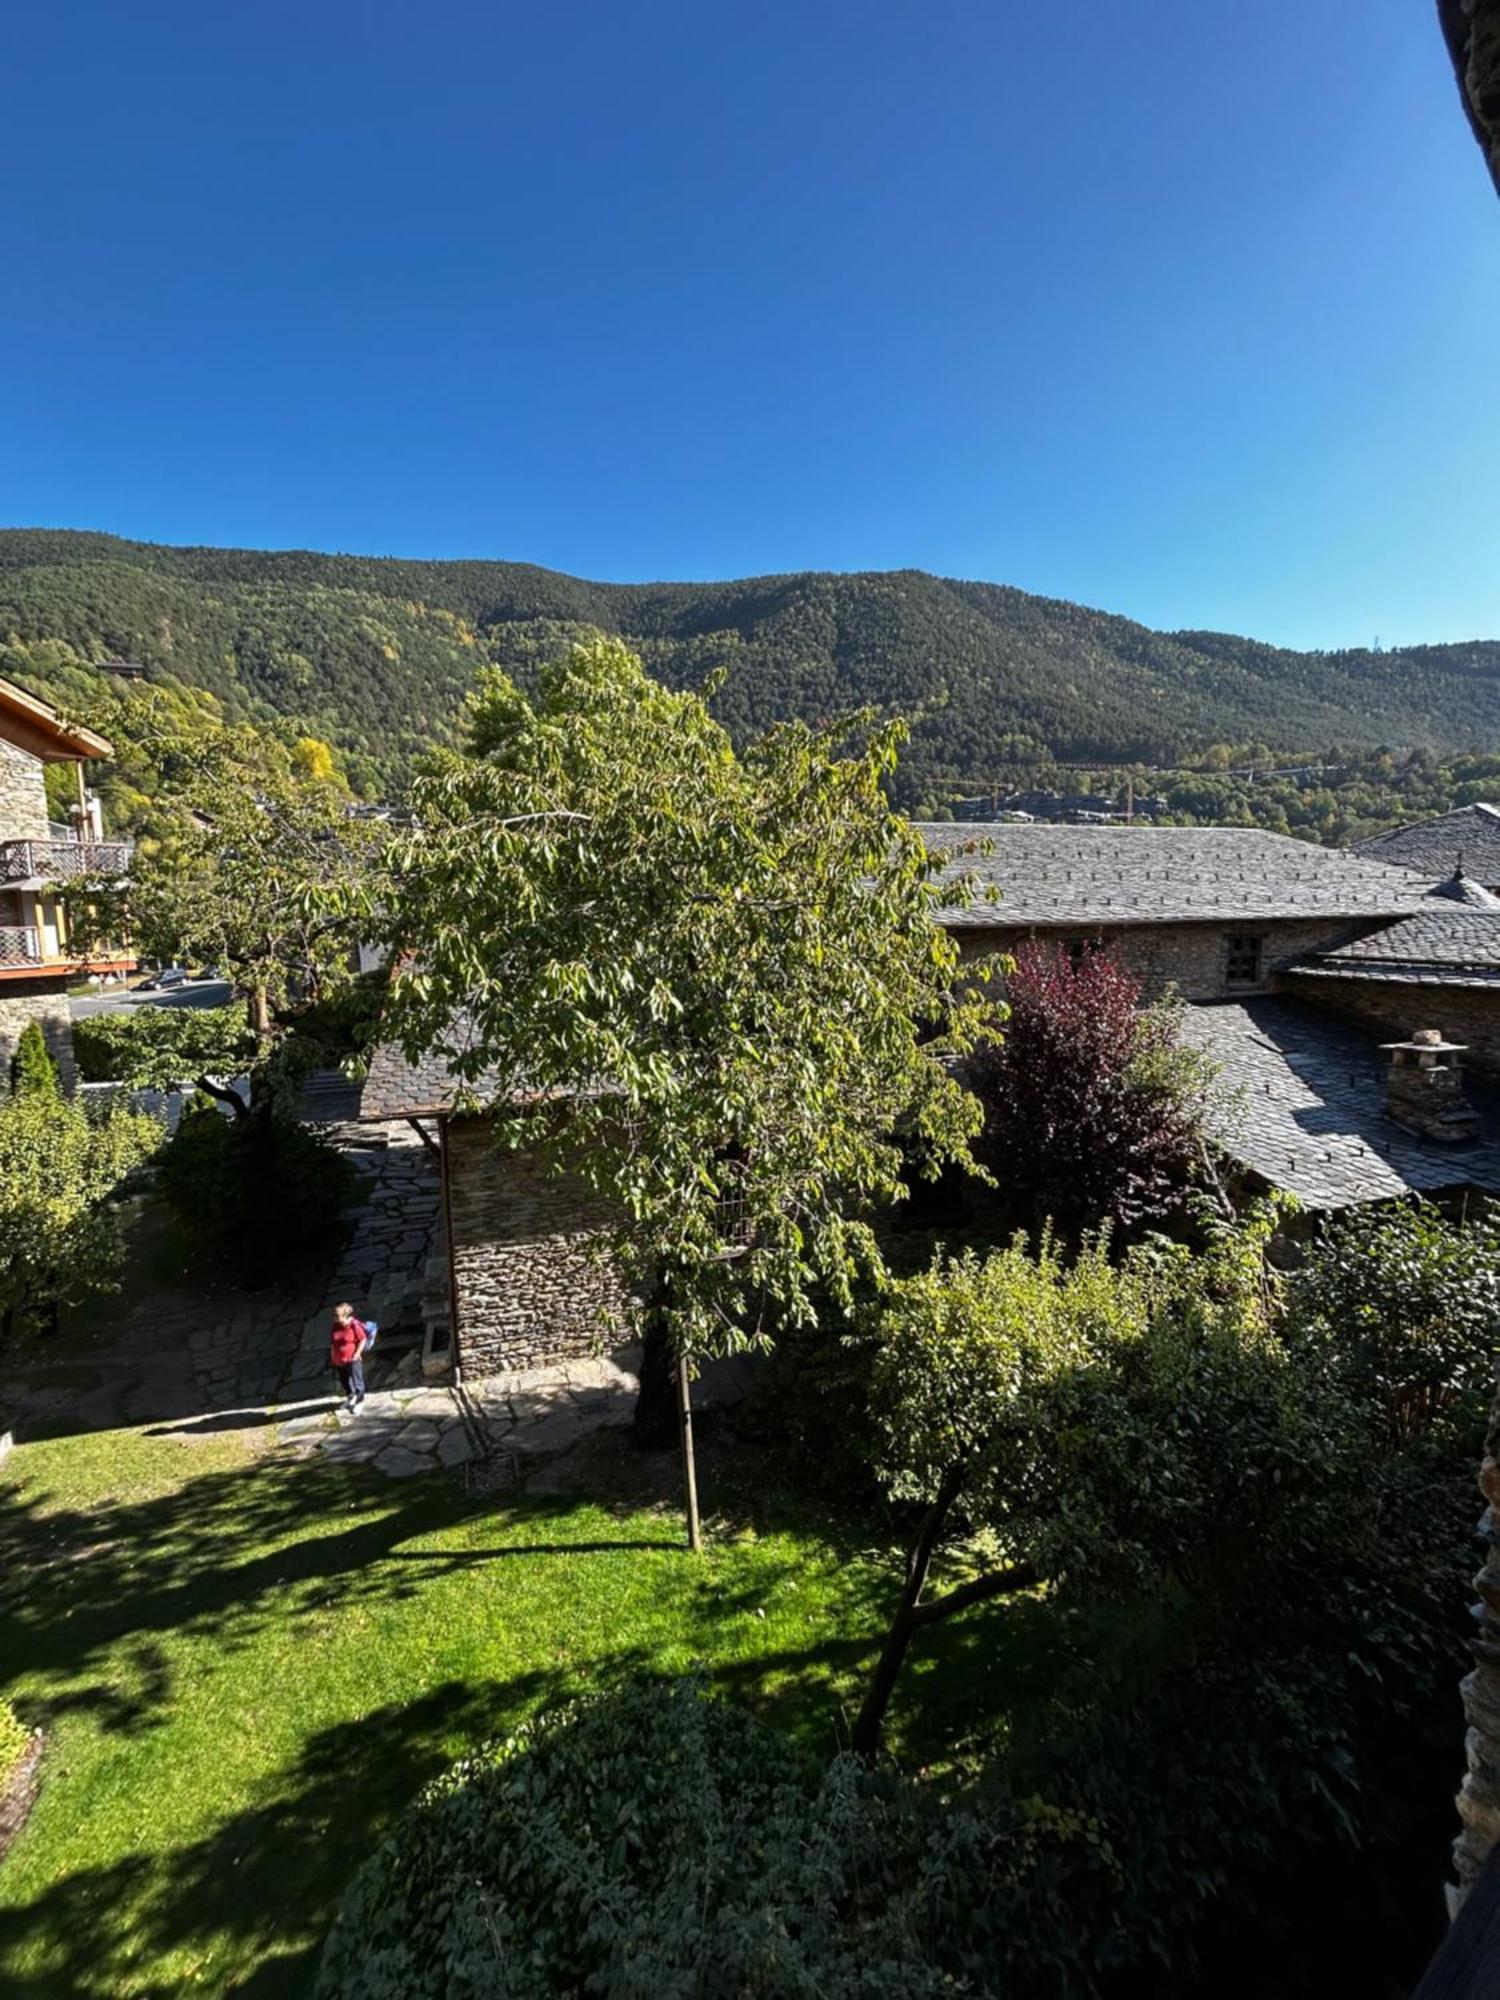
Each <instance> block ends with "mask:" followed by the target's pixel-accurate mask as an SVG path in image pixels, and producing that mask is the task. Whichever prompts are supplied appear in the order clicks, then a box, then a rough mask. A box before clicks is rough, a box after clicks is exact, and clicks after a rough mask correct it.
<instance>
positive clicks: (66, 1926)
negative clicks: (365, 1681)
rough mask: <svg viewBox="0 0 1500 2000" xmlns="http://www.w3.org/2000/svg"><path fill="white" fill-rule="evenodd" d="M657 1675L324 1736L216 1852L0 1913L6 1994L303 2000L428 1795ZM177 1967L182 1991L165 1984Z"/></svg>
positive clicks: (629, 1669)
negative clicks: (390, 1836)
mask: <svg viewBox="0 0 1500 2000" xmlns="http://www.w3.org/2000/svg"><path fill="white" fill-rule="evenodd" d="M865 1643H866V1642H861V1641H860V1640H858V1639H848V1638H845V1639H840V1638H838V1637H837V1636H836V1635H833V1634H830V1635H826V1637H824V1638H823V1639H821V1640H819V1641H817V1642H815V1643H813V1644H812V1645H809V1646H808V1647H806V1648H796V1647H792V1648H785V1649H782V1650H781V1651H779V1652H776V1653H773V1654H766V1655H763V1656H760V1657H759V1658H757V1659H756V1660H753V1661H751V1660H741V1661H738V1662H735V1663H732V1664H731V1665H730V1666H729V1667H727V1668H723V1669H716V1670H715V1671H714V1673H713V1675H712V1680H713V1684H714V1685H715V1686H716V1687H717V1688H718V1689H719V1690H720V1691H721V1692H726V1693H732V1694H737V1695H741V1696H746V1695H750V1694H752V1693H753V1692H754V1691H755V1690H756V1689H757V1688H760V1687H762V1686H763V1683H764V1682H765V1681H766V1679H767V1678H769V1677H775V1676H777V1675H781V1676H786V1677H790V1678H791V1679H792V1680H794V1681H800V1682H802V1683H804V1684H805V1683H806V1681H807V1679H808V1677H809V1676H810V1675H813V1674H816V1675H817V1676H818V1677H819V1678H820V1679H821V1678H822V1677H824V1676H826V1674H827V1672H828V1669H829V1667H830V1665H832V1664H833V1663H834V1662H835V1660H847V1659H849V1658H852V1657H853V1656H854V1655H856V1654H858V1653H859V1652H860V1651H861V1650H862V1647H863V1645H864V1644H865ZM655 1668H656V1663H655V1662H654V1661H653V1660H652V1659H651V1658H650V1657H648V1656H647V1655H646V1654H645V1653H644V1652H643V1651H642V1650H640V1649H639V1648H621V1649H617V1650H615V1651H612V1652H609V1653H607V1654H605V1655H603V1656H601V1657H600V1658H598V1659H596V1660H594V1661H592V1662H591V1663H590V1664H589V1667H588V1669H587V1670H586V1671H585V1672H584V1673H582V1674H581V1673H580V1669H579V1667H578V1666H577V1665H576V1664H569V1665H566V1666H562V1665H560V1666H555V1667H549V1668H540V1669H536V1670H532V1671H530V1672H527V1673H524V1674H521V1675H518V1676H516V1677H514V1678H512V1679H509V1680H507V1681H504V1682H478V1681H448V1682H446V1683H444V1684H443V1685H441V1686H438V1687H435V1688H432V1689H430V1690H429V1691H428V1692H427V1693H425V1694H424V1695H422V1696H421V1697H420V1698H419V1699H417V1700H415V1701H412V1702H410V1703H406V1704H400V1703H392V1704H388V1705H387V1706H385V1707H382V1708H380V1709H377V1710H375V1711H374V1712H373V1713H372V1714H369V1715H366V1716H363V1717H360V1718H359V1719H357V1720H351V1721H348V1722H341V1723H338V1724H335V1725H333V1726H331V1727H329V1728H327V1729H324V1730H321V1731H319V1732H318V1733H317V1734H316V1735H314V1736H312V1737H311V1738H310V1739H309V1740H308V1742H307V1743H306V1744H305V1746H304V1747H303V1749H302V1750H301V1752H300V1753H299V1755H298V1756H297V1758H296V1759H295V1760H294V1761H293V1762H292V1763H291V1764H289V1765H288V1766H286V1767H284V1768H283V1769H282V1770H280V1771H278V1772H276V1773H275V1774H273V1775H272V1776H271V1777H270V1778H268V1779H266V1780H264V1781H263V1782H262V1783H260V1784H259V1785H257V1786H256V1788H255V1791H256V1794H257V1796H256V1797H255V1798H254V1799H253V1800H252V1802H251V1803H249V1804H247V1806H246V1807H245V1809H244V1810H242V1811H239V1812H236V1813H234V1814H233V1815H231V1816H229V1817H227V1818H225V1819H224V1820H223V1822H222V1823H221V1824H220V1825H219V1826H218V1827H217V1828H216V1829H215V1830H214V1831H213V1832H212V1833H211V1834H208V1835H206V1836H205V1837H204V1838H202V1839H200V1840H196V1841H193V1842H190V1843H188V1844H186V1845H183V1846H179V1847H175V1848H171V1849H168V1850H166V1851H164V1852H160V1853H148V1854H139V1855H132V1856H130V1857H128V1858H126V1859H123V1860H120V1861H118V1862H114V1863H111V1864H108V1865H105V1866H99V1867H92V1868H80V1869H76V1870H74V1871H73V1872H71V1873H69V1874H66V1875H62V1876H59V1877H58V1878H57V1879H56V1880H54V1881H53V1882H52V1883H50V1884H49V1885H48V1886H47V1888H45V1889H44V1890H43V1891H42V1893H41V1894H40V1895H39V1896H37V1897H36V1898H35V1899H34V1900H33V1901H32V1902H30V1903H29V1904H27V1905H25V1906H24V1907H22V1908H18V1909H13V1910H6V1911H0V1985H3V1990H4V1992H5V1993H6V1995H7V1996H8V2000H57V1996H59V1995H64V1994H66V1995H70V1996H77V2000H121V1996H122V1995H130V1996H132V2000H158V1996H160V2000H166V1996H167V1995H169V1994H175V1993H178V1992H180V1991H181V1990H182V1989H183V1985H184V1984H185V1976H184V1973H183V1971H182V1970H181V1969H180V1968H181V1967H182V1966H183V1965H184V1963H186V1964H188V1965H193V1966H195V1967H203V1973H202V1977H203V1983H204V1985H205V1986H207V1987H208V1988H210V1989H211V1990H212V1989H216V1988H217V1989H221V1990H228V1991H232V1992H233V1993H234V1994H235V1995H236V1996H238V2000H292V1996H297V1995H302V1994H306V1993H308V1992H309V1991H310V1990H311V1984H312V1980H313V1977H314V1974H315V1969H316V1963H317V1955H318V1952H319V1950H320V1949H321V1944H322V1940H323V1937H324V1936H325V1935H326V1932H327V1929H328V1926H329V1924H330V1923H331V1921H332V1918H333V1914H334V1911H335V1909H336V1907H337V1904H338V1900H339V1897H340V1895H341V1893H342V1890H343V1888H344V1886H345V1884H346V1882H347V1880H348V1878H349V1876H350V1875H351V1874H352V1873H353V1872H354V1870H355V1868H357V1867H358V1866H359V1864H360V1863H361V1862H362V1861H363V1859H364V1858H365V1856H366V1855H367V1854H368V1853H369V1852H370V1851H371V1849H372V1848H373V1847H374V1846H375V1845H376V1844H377V1843H378V1842H379V1840H380V1839H381V1838H382V1836H383V1835H384V1834H385V1833H386V1832H387V1831H388V1830H389V1828H390V1827H391V1825H392V1824H393V1822H394V1821H395V1819H396V1817H397V1815H398V1814H399V1813H400V1812H401V1811H402V1810H403V1808H405V1807H406V1806H408V1805H409V1804H410V1803H411V1802H412V1800H413V1799H414V1798H415V1797H416V1796H417V1795H418V1793H419V1792H420V1791H421V1789H422V1788H423V1787H424V1786H425V1785H426V1784H427V1783H428V1782H430V1781H431V1780H432V1779H433V1778H434V1777H436V1776H437V1775H438V1774H439V1773H440V1772H442V1771H444V1770H445V1769H447V1768H448V1766H449V1765H450V1764H451V1762H452V1761H453V1760H454V1758H455V1757H456V1756H457V1755H460V1754H462V1752H463V1750H464V1749H465V1748H467V1747H470V1746H472V1745H473V1744H476V1743H480V1742H484V1741H486V1740H492V1739H493V1738H495V1737H496V1736H499V1735H503V1734H505V1733H507V1732H509V1731H511V1730H512V1729H514V1728H515V1727H516V1726H518V1725H519V1723H520V1722H522V1721H523V1720H524V1719H525V1718H527V1717H528V1716H531V1715H534V1714H536V1713H539V1712H542V1711H546V1710H548V1709H552V1708H556V1707H558V1706H559V1705H561V1704H563V1703H565V1702H568V1701H571V1700H574V1699H576V1698H577V1696H578V1694H579V1693H580V1682H581V1681H582V1684H583V1687H584V1688H586V1690H587V1691H589V1692H603V1691H607V1690H610V1689H615V1688H619V1687H623V1686H627V1685H629V1684H632V1683H637V1682H639V1681H640V1680H642V1679H644V1678H650V1677H653V1675H654V1673H655ZM785 1700H786V1695H785V1693H784V1692H783V1694H782V1695H781V1696H780V1697H779V1698H777V1697H773V1698H772V1699H771V1701H770V1703H769V1706H770V1708H771V1709H772V1710H773V1711H774V1710H775V1709H777V1708H778V1707H779V1706H780V1705H781V1703H782V1702H784V1701H785ZM757 1705H758V1706H761V1707H762V1709H763V1710H764V1708H765V1707H766V1706H767V1704H765V1703H760V1704H757ZM778 1719H779V1718H778ZM233 1726H234V1718H233V1717H226V1728H232V1727H233ZM824 1747H825V1748H832V1747H833V1746H832V1744H831V1743H828V1744H826V1745H825V1746H824ZM174 1956H175V1957H176V1958H177V1967H176V1968H174V1969H173V1971H172V1972H171V1973H170V1975H168V1974H166V1973H164V1972H160V1971H158V1970H157V1968H160V1967H162V1966H164V1964H165V1963H166V1962H167V1961H169V1960H170V1959H172V1958H173V1957H174Z"/></svg>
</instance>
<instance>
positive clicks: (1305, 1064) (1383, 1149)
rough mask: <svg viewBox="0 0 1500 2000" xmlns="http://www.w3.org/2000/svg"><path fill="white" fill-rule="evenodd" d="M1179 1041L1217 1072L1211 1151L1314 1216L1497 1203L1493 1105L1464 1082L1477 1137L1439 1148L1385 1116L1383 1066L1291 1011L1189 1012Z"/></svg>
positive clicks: (1223, 1008)
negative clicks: (1449, 1201)
mask: <svg viewBox="0 0 1500 2000" xmlns="http://www.w3.org/2000/svg"><path fill="white" fill-rule="evenodd" d="M1182 1032H1183V1035H1184V1037H1185V1038H1186V1039H1188V1040H1189V1041H1191V1042H1192V1043H1193V1044H1194V1045H1195V1046H1197V1047H1198V1048H1200V1049H1203V1050H1204V1051H1205V1052H1206V1053H1207V1054H1208V1055H1210V1056H1211V1057H1213V1059H1214V1060H1215V1061H1216V1062H1217V1063H1218V1064H1219V1065H1220V1067H1221V1070H1222V1072H1223V1078H1224V1083H1225V1086H1226V1089H1225V1091H1224V1093H1223V1096H1222V1101H1220V1102H1218V1103H1216V1104H1215V1106H1214V1107H1213V1109H1212V1111H1211V1113H1210V1130H1211V1135H1212V1137H1213V1139H1214V1141H1215V1143H1216V1144H1217V1145H1218V1146H1219V1147H1220V1148H1221V1150H1222V1151H1223V1152H1225V1153H1226V1154H1227V1155H1228V1156H1229V1157H1230V1158H1231V1159H1232V1160H1235V1161H1237V1162H1238V1163H1239V1165H1240V1166H1242V1167H1245V1168H1248V1169H1249V1170H1250V1171H1251V1172H1252V1173H1254V1174H1256V1175H1258V1176H1259V1178H1260V1179H1261V1180H1263V1181H1266V1182H1268V1183H1270V1184H1271V1185H1272V1186H1274V1187H1278V1188H1284V1189H1286V1190H1287V1191H1288V1192H1290V1193H1292V1194H1295V1195H1296V1196H1297V1197H1298V1198H1299V1200H1301V1201H1302V1202H1303V1204H1304V1205H1305V1206H1306V1207H1308V1208H1312V1209H1336V1208H1347V1207H1349V1206H1350V1205H1351V1204H1352V1203H1355V1202H1363V1201H1379V1200H1383V1199H1386V1198H1389V1197H1391V1196H1396V1195H1409V1194H1436V1193H1439V1192H1441V1191H1442V1190H1444V1189H1448V1188H1454V1189H1457V1188H1464V1187H1478V1188H1483V1189H1486V1190H1487V1191H1489V1192H1491V1193H1500V1105H1497V1103H1496V1100H1495V1098H1494V1096H1493V1094H1492V1093H1491V1092H1490V1091H1489V1090H1488V1088H1487V1087H1486V1086H1485V1085H1483V1084H1482V1083H1476V1080H1475V1079H1474V1078H1473V1077H1466V1079H1465V1083H1466V1086H1467V1088H1468V1091H1469V1095H1470V1098H1471V1100H1472V1101H1473V1103H1474V1104H1475V1107H1476V1109H1477V1110H1478V1111H1479V1114H1480V1125H1481V1136H1480V1137H1479V1139H1477V1140H1476V1141H1474V1142H1473V1143H1471V1144H1468V1145H1462V1146H1445V1145H1443V1144H1441V1143H1440V1142H1439V1141H1437V1140H1430V1141H1423V1140H1421V1139H1418V1138H1416V1137H1414V1136H1413V1135H1412V1134H1411V1133H1409V1132H1406V1131H1403V1129H1402V1128H1401V1127H1400V1126H1399V1125H1397V1124H1396V1123H1395V1122H1394V1121H1393V1120H1392V1119H1391V1118H1389V1117H1388V1116H1387V1115H1386V1109H1385V1078H1386V1063H1387V1060H1388V1058H1387V1057H1386V1056H1385V1055H1384V1053H1383V1052H1382V1051H1381V1049H1380V1048H1379V1046H1378V1045H1377V1044H1376V1043H1375V1042H1374V1041H1373V1040H1372V1039H1371V1038H1370V1037H1369V1036H1367V1035H1364V1034H1361V1033H1360V1032H1359V1030H1358V1029H1356V1028H1350V1027H1346V1026H1345V1025H1344V1024H1343V1023H1342V1022H1339V1021H1335V1020H1333V1019H1331V1018H1330V1017H1329V1016H1327V1015H1325V1014H1322V1013H1320V1012H1318V1011H1317V1010H1316V1009H1314V1008H1311V1007H1307V1006H1301V1005H1299V1004H1298V1003H1297V1002H1296V1001H1295V1000H1288V999H1265V1000H1246V1001H1242V1002H1239V1003H1235V1002H1222V1003H1217V1004H1211V1005H1198V1006H1189V1007H1187V1008H1186V1009H1185V1010H1184V1019H1183V1029H1182Z"/></svg>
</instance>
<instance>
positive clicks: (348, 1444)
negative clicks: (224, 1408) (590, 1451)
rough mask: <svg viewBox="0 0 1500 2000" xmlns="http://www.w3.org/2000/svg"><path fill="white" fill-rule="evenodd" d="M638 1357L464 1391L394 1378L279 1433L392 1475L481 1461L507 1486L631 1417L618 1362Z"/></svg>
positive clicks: (297, 1419) (630, 1398) (632, 1387)
mask: <svg viewBox="0 0 1500 2000" xmlns="http://www.w3.org/2000/svg"><path fill="white" fill-rule="evenodd" d="M324 1333H325V1337H326V1328H325V1329H324ZM376 1352H377V1354H378V1352H379V1343H378V1342H377V1344H376ZM633 1358H634V1357H633V1355H631V1354H630V1352H629V1350H622V1352H621V1354H620V1355H619V1356H618V1357H615V1358H600V1359H598V1360H590V1361H568V1362H563V1363H560V1364H559V1365H558V1366H556V1367H553V1368H535V1369H529V1370H527V1371H526V1372H525V1373H524V1374H516V1375H496V1376H492V1377H490V1378H489V1379H488V1380H487V1381H483V1382H478V1383H475V1384H473V1385H469V1384H465V1385H464V1386H463V1387H462V1388H432V1387H425V1388H423V1387H416V1386H403V1385H400V1384H397V1385H395V1386H393V1387H391V1388H389V1389H384V1390H372V1391H371V1392H370V1394H369V1395H367V1396H366V1398H365V1400H364V1402H363V1404H362V1405H361V1406H360V1409H359V1411H358V1412H357V1414H355V1415H354V1416H349V1415H347V1414H346V1413H345V1411H344V1409H343V1407H342V1406H341V1405H340V1406H339V1407H337V1408H336V1409H334V1410H329V1409H327V1408H320V1409H317V1410H312V1411H309V1412H307V1413H306V1414H304V1415H301V1416H294V1417H292V1418H291V1420H290V1421H289V1422H286V1423H283V1424H282V1426H281V1433H280V1434H281V1438H282V1441H283V1442H284V1443H286V1444H289V1445H294V1446H299V1447H301V1448H302V1449H304V1450H321V1451H323V1452H325V1453H326V1454H327V1455H328V1457H330V1458H334V1459H337V1460H339V1461H340V1462H341V1463H347V1462H350V1461H363V1462H368V1463H370V1464H373V1465H374V1466H375V1467H376V1469H377V1470H378V1471H380V1472H385V1473H389V1474H390V1476H391V1477H392V1478H393V1479H408V1478H410V1477H411V1476H412V1474H414V1473H418V1472H428V1471H431V1470H432V1469H433V1468H434V1467H435V1466H439V1465H444V1466H450V1467H453V1466H461V1465H468V1464H471V1463H485V1464H487V1465H489V1466H491V1467H492V1468H493V1470H494V1473H495V1475H496V1483H497V1484H499V1483H510V1482H513V1481H514V1480H515V1479H516V1478H517V1477H518V1476H519V1474H520V1472H521V1471H522V1470H523V1468H524V1467H525V1465H526V1464H527V1463H528V1462H533V1461H535V1460H537V1459H540V1458H544V1457H549V1456H551V1455H552V1454H553V1453H555V1452H560V1451H567V1450H569V1449H570V1448H571V1447H572V1446H573V1445H575V1444H577V1443H579V1442H580V1440H581V1439H582V1438H583V1437H585V1436H586V1435H587V1434H588V1433H589V1432H591V1431H596V1430H602V1429H604V1428H606V1427H609V1426H613V1425H619V1424H628V1423H629V1422H630V1419H631V1415H632V1413H633V1411H634V1408H635V1393H636V1377H635V1375H634V1374H633V1373H632V1372H631V1370H630V1368H629V1366H628V1365H622V1364H628V1362H629V1361H630V1360H632V1359H633Z"/></svg>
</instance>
